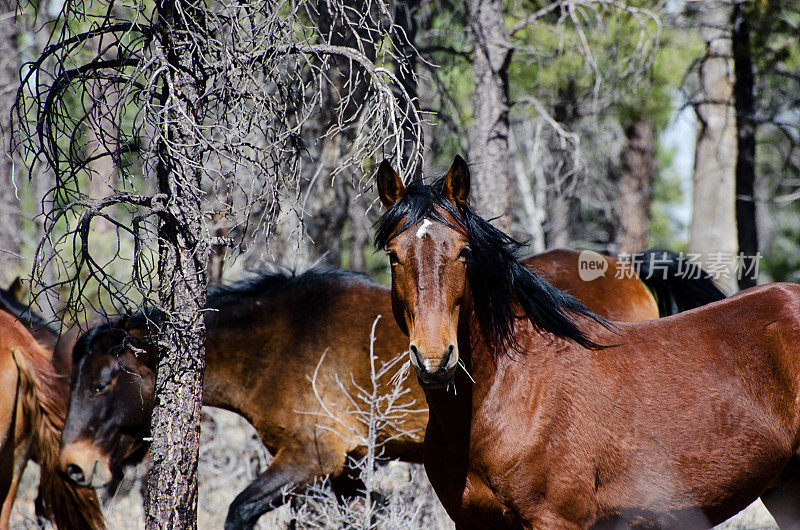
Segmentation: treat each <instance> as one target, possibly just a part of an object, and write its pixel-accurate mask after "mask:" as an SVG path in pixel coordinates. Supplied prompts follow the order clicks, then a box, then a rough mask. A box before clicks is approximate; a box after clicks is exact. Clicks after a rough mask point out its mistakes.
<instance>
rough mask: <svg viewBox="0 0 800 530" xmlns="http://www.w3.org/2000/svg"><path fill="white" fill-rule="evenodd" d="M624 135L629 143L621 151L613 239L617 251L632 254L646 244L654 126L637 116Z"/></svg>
mask: <svg viewBox="0 0 800 530" xmlns="http://www.w3.org/2000/svg"><path fill="white" fill-rule="evenodd" d="M625 136H626V138H627V142H628V143H627V145H626V146H625V150H624V151H623V153H622V174H621V175H620V178H619V183H618V187H619V195H618V196H617V201H616V203H617V204H616V208H615V210H616V211H615V216H616V217H617V220H618V228H617V231H616V238H615V239H616V244H617V252H619V253H622V254H633V253H634V252H639V251H640V250H642V249H644V248H645V246H646V245H647V232H648V230H649V229H650V198H651V184H652V178H653V156H654V153H655V148H656V132H655V127H654V126H653V124H652V123H651V122H649V121H648V120H647V119H639V120H637V121H636V123H634V124H633V125H631V126H629V127H628V128H627V129H626V130H625Z"/></svg>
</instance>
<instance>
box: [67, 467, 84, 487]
mask: <svg viewBox="0 0 800 530" xmlns="http://www.w3.org/2000/svg"><path fill="white" fill-rule="evenodd" d="M65 472H66V473H67V476H68V477H69V478H70V480H72V481H73V482H78V483H81V482H83V481H84V480H85V479H86V477H85V476H84V474H83V469H81V466H79V465H77V464H67V469H66V470H65Z"/></svg>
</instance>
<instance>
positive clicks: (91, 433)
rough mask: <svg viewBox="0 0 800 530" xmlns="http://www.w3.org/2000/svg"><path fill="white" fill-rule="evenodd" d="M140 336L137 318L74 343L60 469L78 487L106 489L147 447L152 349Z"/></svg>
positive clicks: (105, 326) (107, 325)
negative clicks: (125, 464)
mask: <svg viewBox="0 0 800 530" xmlns="http://www.w3.org/2000/svg"><path fill="white" fill-rule="evenodd" d="M138 320H142V322H137V321H138ZM146 330H147V325H146V323H145V322H144V318H143V317H139V316H137V317H133V318H132V319H131V318H128V317H123V318H120V319H117V320H114V321H112V322H108V323H104V324H101V325H99V326H95V327H94V328H92V329H91V330H90V331H88V332H87V333H86V334H84V335H83V336H82V337H81V338H80V339H79V340H78V342H76V343H75V347H74V349H73V363H74V364H73V366H74V369H73V373H72V376H71V377H70V391H71V392H70V403H69V412H68V414H67V421H66V423H65V425H64V434H63V435H62V438H61V469H62V471H63V472H64V473H65V474H66V475H67V476H68V477H69V478H70V479H71V480H73V481H74V482H76V483H78V484H80V485H83V486H92V487H95V488H98V487H102V486H105V485H107V484H109V483H110V482H111V480H112V478H114V474H115V473H119V470H121V469H122V466H123V464H124V463H125V462H126V461H129V460H131V461H138V460H139V459H141V457H142V455H143V453H144V452H145V451H146V449H147V447H148V445H149V444H147V443H146V442H145V438H146V437H147V436H149V431H150V429H149V426H150V414H151V412H152V410H153V388H154V387H153V385H154V382H155V364H156V362H157V349H156V345H155V344H154V343H152V342H150V341H149V340H147V337H146V334H147V331H146Z"/></svg>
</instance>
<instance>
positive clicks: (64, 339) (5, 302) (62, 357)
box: [0, 277, 80, 380]
mask: <svg viewBox="0 0 800 530" xmlns="http://www.w3.org/2000/svg"><path fill="white" fill-rule="evenodd" d="M0 310H3V311H6V312H7V313H11V314H12V315H14V317H16V319H17V320H18V321H19V322H20V323H22V325H23V326H25V329H27V330H28V332H29V333H30V334H31V335H33V338H34V339H36V342H38V343H39V344H41V345H42V346H44V347H45V348H47V349H48V350H50V351H52V352H53V360H52V364H53V367H55V369H56V372H58V374H59V375H62V376H64V379H65V380H66V379H67V378H68V377H69V374H70V373H72V347H73V346H74V345H75V341H76V340H78V335H79V334H80V328H79V327H78V326H73V327H71V328H69V329H67V331H65V332H64V333H61V332H60V330H58V329H56V328H55V327H54V326H53V325H52V324H50V323H49V322H47V321H45V319H43V318H42V317H41V316H40V315H37V314H36V313H34V312H33V311H32V310H31V307H30V305H28V304H26V303H25V302H23V287H22V282H21V281H20V279H19V277H17V278H16V279H15V280H14V281H13V282H11V285H10V286H9V287H8V289H0Z"/></svg>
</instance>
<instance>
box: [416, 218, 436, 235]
mask: <svg viewBox="0 0 800 530" xmlns="http://www.w3.org/2000/svg"><path fill="white" fill-rule="evenodd" d="M432 224H433V223H431V222H430V220H428V219H425V220H424V221H422V226H420V227H419V228H417V238H421V237H424V236H425V234H427V233H428V228H429V227H430V226H431V225H432Z"/></svg>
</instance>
